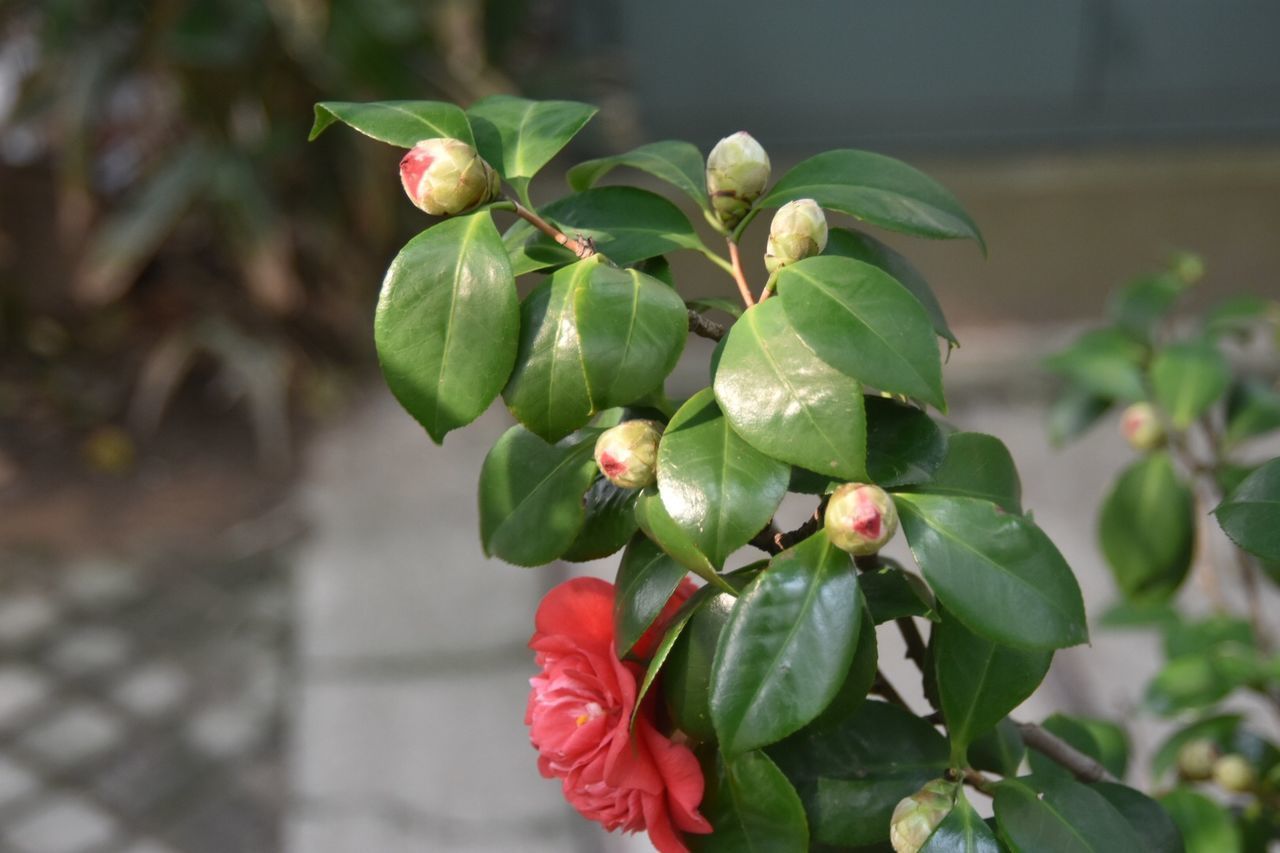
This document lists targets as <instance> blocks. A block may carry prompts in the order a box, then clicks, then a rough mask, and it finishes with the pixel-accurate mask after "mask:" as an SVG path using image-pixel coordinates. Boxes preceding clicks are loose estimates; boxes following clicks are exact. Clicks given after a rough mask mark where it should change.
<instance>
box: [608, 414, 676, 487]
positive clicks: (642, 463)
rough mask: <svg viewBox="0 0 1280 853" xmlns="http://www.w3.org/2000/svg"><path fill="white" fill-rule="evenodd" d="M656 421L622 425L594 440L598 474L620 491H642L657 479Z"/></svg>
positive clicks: (659, 429) (658, 427)
mask: <svg viewBox="0 0 1280 853" xmlns="http://www.w3.org/2000/svg"><path fill="white" fill-rule="evenodd" d="M661 437H662V424H660V423H658V422H657V421H639V420H637V421H623V422H622V423H620V424H618V425H617V426H616V427H613V428H612V429H607V430H605V431H604V432H602V433H601V434H600V437H599V438H598V439H596V464H597V465H599V466H600V472H601V473H602V474H604V476H605V477H606V478H607V479H608V480H609V482H610V483H613V484H614V485H615V486H617V487H618V488H621V489H642V488H644V487H645V486H652V485H653V483H654V481H655V480H657V478H658V467H657V462H658V439H660V438H661Z"/></svg>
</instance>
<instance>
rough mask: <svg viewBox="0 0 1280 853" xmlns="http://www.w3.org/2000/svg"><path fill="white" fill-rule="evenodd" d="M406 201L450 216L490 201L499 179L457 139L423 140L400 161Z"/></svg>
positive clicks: (496, 191) (477, 155) (435, 214)
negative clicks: (407, 199) (407, 198)
mask: <svg viewBox="0 0 1280 853" xmlns="http://www.w3.org/2000/svg"><path fill="white" fill-rule="evenodd" d="M400 182H401V183H402V184H404V191H405V192H406V193H407V194H408V195H409V200H410V201H412V202H413V203H414V205H415V206H417V207H418V208H419V209H421V210H425V211H426V212H427V213H430V214H431V215H432V216H453V215H454V214H457V213H465V212H467V211H468V210H471V209H472V208H474V207H479V206H480V205H482V204H484V203H486V202H490V201H493V200H494V199H495V198H497V197H498V193H499V190H500V185H501V179H500V178H499V177H498V173H497V172H495V171H494V170H493V168H492V167H490V166H489V164H488V163H486V162H485V161H484V158H483V157H481V156H480V154H479V153H478V152H477V151H476V149H474V148H472V147H471V146H470V145H468V144H467V143H465V142H463V141H462V140H461V139H448V138H444V137H442V138H439V139H424V140H422V141H421V142H419V143H418V144H417V145H415V146H413V148H411V149H409V153H408V154H406V155H404V159H402V160H401V161H400Z"/></svg>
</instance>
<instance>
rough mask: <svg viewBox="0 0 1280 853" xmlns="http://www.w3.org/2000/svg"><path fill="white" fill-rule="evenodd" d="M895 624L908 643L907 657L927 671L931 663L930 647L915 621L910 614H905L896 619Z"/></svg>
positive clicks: (920, 668)
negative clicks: (929, 661)
mask: <svg viewBox="0 0 1280 853" xmlns="http://www.w3.org/2000/svg"><path fill="white" fill-rule="evenodd" d="M893 624H895V625H897V626H898V633H899V634H901V635H902V641H903V642H904V643H906V644H907V657H908V658H910V659H911V661H912V662H913V663H914V664H915V665H916V667H918V668H919V670H920V671H921V672H925V671H926V668H927V667H928V665H929V663H928V660H929V649H928V646H926V645H925V642H924V637H922V636H921V635H920V629H919V628H917V627H916V623H915V621H914V620H913V619H912V618H911V617H910V616H903V617H902V618H901V619H894V620H893Z"/></svg>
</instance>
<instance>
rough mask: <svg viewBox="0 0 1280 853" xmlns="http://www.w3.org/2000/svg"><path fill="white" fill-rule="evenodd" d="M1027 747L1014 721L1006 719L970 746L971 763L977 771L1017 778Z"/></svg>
mask: <svg viewBox="0 0 1280 853" xmlns="http://www.w3.org/2000/svg"><path fill="white" fill-rule="evenodd" d="M1026 755H1027V747H1026V745H1025V744H1024V743H1023V742H1022V733H1021V732H1019V731H1018V725H1017V723H1015V722H1014V721H1013V720H1011V719H1009V718H1008V717H1005V718H1004V719H1003V720H1001V721H1000V722H999V723H997V724H996V727H995V728H994V729H988V730H987V733H986V734H983V735H979V736H978V737H977V738H976V739H974V741H973V743H971V744H969V762H970V764H972V765H973V767H974V768H975V769H977V770H990V771H991V772H993V773H999V774H1000V775H1001V776H1017V775H1018V768H1019V767H1021V766H1022V759H1023V758H1025V757H1026Z"/></svg>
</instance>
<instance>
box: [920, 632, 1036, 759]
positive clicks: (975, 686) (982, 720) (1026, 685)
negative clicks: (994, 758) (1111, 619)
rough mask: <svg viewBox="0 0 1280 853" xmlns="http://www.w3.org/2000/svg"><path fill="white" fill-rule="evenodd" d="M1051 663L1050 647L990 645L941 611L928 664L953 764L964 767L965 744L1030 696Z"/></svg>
mask: <svg viewBox="0 0 1280 853" xmlns="http://www.w3.org/2000/svg"><path fill="white" fill-rule="evenodd" d="M1052 662H1053V652H1051V651H1027V650H1025V649H1014V648H1010V647H1009V646H1002V645H1000V644H998V643H993V642H991V641H990V640H987V639H985V638H983V637H980V636H978V635H977V634H974V633H973V632H972V631H970V630H969V629H968V628H965V627H964V626H963V625H961V624H960V622H959V621H957V620H956V619H954V618H952V617H951V615H950V614H949V613H948V612H946V611H945V610H944V611H943V612H942V622H941V623H940V624H939V625H938V626H937V627H936V628H935V629H934V634H933V663H934V667H935V669H936V672H937V678H938V696H939V698H940V699H941V701H942V714H943V718H944V719H945V720H946V722H947V731H948V732H950V734H951V750H952V763H953V764H955V765H956V766H964V764H965V751H966V749H967V748H968V746H969V744H971V743H972V742H973V741H974V739H976V738H977V737H978V736H979V735H981V734H983V733H984V732H986V731H988V730H990V729H992V728H994V727H995V725H996V724H997V723H999V722H1000V721H1001V720H1002V719H1004V717H1005V715H1006V714H1008V713H1009V712H1010V711H1012V710H1013V709H1014V708H1017V707H1018V706H1019V705H1021V704H1022V703H1023V701H1025V700H1026V699H1027V698H1028V697H1029V696H1031V694H1032V693H1034V692H1035V691H1036V688H1037V687H1039V686H1040V682H1041V681H1043V680H1044V677H1045V674H1046V673H1047V672H1048V671H1049V664H1050V663H1052Z"/></svg>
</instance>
